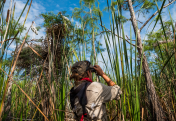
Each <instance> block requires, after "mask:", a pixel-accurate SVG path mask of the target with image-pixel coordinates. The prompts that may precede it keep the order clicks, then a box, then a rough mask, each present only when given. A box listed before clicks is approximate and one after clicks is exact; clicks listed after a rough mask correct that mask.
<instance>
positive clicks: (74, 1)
mask: <svg viewBox="0 0 176 121" xmlns="http://www.w3.org/2000/svg"><path fill="white" fill-rule="evenodd" d="M10 1H11V0H6V4H5V10H4V13H5V16H6V11H7V9H8V8H9V4H10ZM26 1H27V0H14V2H16V10H15V18H18V17H19V15H20V12H21V11H22V9H23V7H24V5H25V3H26ZM109 1H110V0H109ZM99 3H100V9H101V10H103V9H104V7H106V6H107V0H99ZM167 3H168V1H167V2H166V4H167ZM13 4H14V3H13ZM29 4H30V3H29ZM29 4H28V6H29ZM28 6H27V9H28ZM160 6H161V3H159V7H160ZM75 7H80V5H79V0H33V3H32V7H31V9H30V12H29V15H28V18H27V21H26V24H25V26H26V27H27V28H29V26H30V25H31V22H32V21H33V20H34V19H35V18H36V17H37V16H39V14H41V13H46V12H49V11H53V12H54V13H55V14H57V13H58V12H60V11H67V13H66V14H68V15H70V16H71V15H72V11H73V9H74V8H75ZM27 9H26V10H25V12H24V14H23V16H22V18H21V20H20V22H23V21H24V18H25V15H26V12H27ZM169 9H170V12H171V14H172V17H173V20H174V21H175V20H176V14H174V13H175V12H176V6H175V4H172V5H170V6H169ZM156 10H157V9H156V8H155V9H154V10H151V11H150V12H149V13H148V14H146V15H145V16H143V15H140V16H139V17H138V15H137V14H136V18H137V19H138V20H139V21H141V22H145V21H146V20H147V19H148V18H149V17H150V16H151V15H152V14H153V13H154V12H155V11H156ZM163 12H164V13H163V14H162V15H163V20H164V21H166V20H169V19H170V17H169V14H168V9H167V8H165V9H163ZM109 16H110V14H109V13H108V12H103V18H102V20H103V23H104V25H105V26H106V27H107V28H110V27H109V25H110V24H109V23H110V20H109ZM123 16H125V17H126V18H128V19H129V18H130V13H129V12H126V11H123ZM74 22H75V23H76V24H77V25H80V23H79V21H77V20H74ZM150 22H151V21H150ZM150 22H149V23H150ZM35 23H36V26H38V25H41V24H42V23H43V19H41V18H39V17H38V18H37V19H35ZM149 23H148V24H147V25H146V27H145V28H144V29H143V30H142V32H141V37H142V39H143V38H144V37H145V35H146V33H148V31H151V29H152V28H153V25H154V22H153V23H152V24H151V26H150V27H149ZM138 26H139V27H140V26H142V24H140V23H139V24H138ZM148 27H149V29H148V31H147V28H148ZM129 28H130V21H129V22H126V23H125V24H124V30H125V35H128V36H129V35H130V29H129ZM159 28H160V25H159V24H157V26H156V27H155V30H154V31H157V30H158V29H159ZM38 33H39V35H34V34H33V33H32V31H30V32H29V35H30V36H31V38H40V37H41V36H45V30H44V28H42V29H41V30H40V31H39V32H38ZM22 35H25V32H24V33H22ZM97 39H99V40H100V41H101V42H102V44H103V47H105V42H104V38H97ZM133 39H135V35H134V33H133ZM146 39H147V38H146ZM127 45H128V47H129V44H127ZM14 47H15V45H14V44H12V45H11V46H10V50H9V51H8V53H9V54H10V53H11V50H13V49H14ZM103 55H105V57H107V52H106V51H105V52H103ZM98 58H99V61H102V59H101V57H100V55H98ZM102 66H103V65H102Z"/></svg>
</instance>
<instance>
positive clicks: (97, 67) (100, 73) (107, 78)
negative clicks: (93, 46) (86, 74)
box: [94, 65, 115, 86]
mask: <svg viewBox="0 0 176 121" xmlns="http://www.w3.org/2000/svg"><path fill="white" fill-rule="evenodd" d="M94 69H95V70H96V72H97V74H98V75H99V76H101V77H102V78H103V79H104V80H105V81H106V83H107V84H108V86H114V85H115V83H114V82H113V81H112V80H111V79H110V78H109V77H108V76H107V75H106V74H105V73H104V72H103V70H102V69H101V67H100V66H99V65H94Z"/></svg>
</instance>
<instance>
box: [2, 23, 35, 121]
mask: <svg viewBox="0 0 176 121" xmlns="http://www.w3.org/2000/svg"><path fill="white" fill-rule="evenodd" d="M32 24H33V22H32ZM30 28H31V27H29V29H28V31H27V33H26V36H25V37H24V40H23V43H22V44H21V47H20V50H19V51H18V54H17V57H16V59H15V62H14V64H13V67H12V71H11V73H10V78H11V77H12V76H13V72H14V70H15V66H16V63H17V60H18V57H19V55H20V52H21V50H22V47H23V45H24V43H25V40H26V37H27V35H28V32H29V30H30ZM9 82H10V79H9V78H8V80H7V84H6V87H5V91H4V94H3V98H2V103H1V106H0V107H1V109H0V117H1V115H2V112H3V107H4V100H5V96H6V93H7V89H8V87H9ZM0 121H1V119H0Z"/></svg>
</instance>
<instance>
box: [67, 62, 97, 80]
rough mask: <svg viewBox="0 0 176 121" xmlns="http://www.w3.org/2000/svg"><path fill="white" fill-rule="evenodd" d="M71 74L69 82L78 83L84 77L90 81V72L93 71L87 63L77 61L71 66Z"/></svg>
mask: <svg viewBox="0 0 176 121" xmlns="http://www.w3.org/2000/svg"><path fill="white" fill-rule="evenodd" d="M71 72H72V75H71V76H70V80H71V79H74V81H79V80H81V79H82V78H85V77H88V78H90V79H91V80H92V72H95V70H94V68H93V66H92V65H91V63H90V62H89V61H78V62H76V63H74V64H73V66H72V68H71Z"/></svg>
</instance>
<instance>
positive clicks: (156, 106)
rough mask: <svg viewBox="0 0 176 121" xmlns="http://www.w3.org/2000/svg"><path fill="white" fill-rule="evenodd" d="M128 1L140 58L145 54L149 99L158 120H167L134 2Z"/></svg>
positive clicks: (145, 72)
mask: <svg viewBox="0 0 176 121" xmlns="http://www.w3.org/2000/svg"><path fill="white" fill-rule="evenodd" d="M127 1H128V7H129V11H130V15H131V19H130V20H131V22H132V25H133V29H134V33H135V35H136V36H137V37H136V38H137V46H138V48H137V49H138V53H139V56H140V58H142V54H143V60H141V61H142V67H143V71H144V74H145V79H146V87H147V91H148V94H149V97H150V98H149V100H150V102H151V104H152V108H153V111H154V113H155V115H156V120H157V121H165V120H167V119H166V118H165V117H166V114H165V113H164V111H163V109H162V107H161V104H160V102H159V100H158V96H157V94H156V91H155V87H154V84H153V81H152V77H151V74H150V70H149V66H148V63H147V59H146V56H145V54H144V53H142V50H143V49H144V48H143V46H142V39H141V35H140V29H139V28H138V26H137V20H136V17H135V12H134V8H133V3H132V1H131V0H127Z"/></svg>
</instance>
